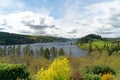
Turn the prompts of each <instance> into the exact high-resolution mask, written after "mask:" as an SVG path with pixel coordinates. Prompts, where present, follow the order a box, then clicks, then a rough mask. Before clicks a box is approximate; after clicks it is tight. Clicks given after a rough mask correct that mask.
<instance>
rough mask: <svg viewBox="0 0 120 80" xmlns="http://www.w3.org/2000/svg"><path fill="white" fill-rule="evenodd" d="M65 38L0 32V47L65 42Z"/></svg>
mask: <svg viewBox="0 0 120 80" xmlns="http://www.w3.org/2000/svg"><path fill="white" fill-rule="evenodd" d="M68 40H69V39H67V38H61V37H51V36H34V35H20V34H13V33H6V32H0V45H12V44H28V43H43V42H65V41H68Z"/></svg>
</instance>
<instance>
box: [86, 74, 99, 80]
mask: <svg viewBox="0 0 120 80" xmlns="http://www.w3.org/2000/svg"><path fill="white" fill-rule="evenodd" d="M85 80H101V78H100V75H96V74H86V75H85Z"/></svg>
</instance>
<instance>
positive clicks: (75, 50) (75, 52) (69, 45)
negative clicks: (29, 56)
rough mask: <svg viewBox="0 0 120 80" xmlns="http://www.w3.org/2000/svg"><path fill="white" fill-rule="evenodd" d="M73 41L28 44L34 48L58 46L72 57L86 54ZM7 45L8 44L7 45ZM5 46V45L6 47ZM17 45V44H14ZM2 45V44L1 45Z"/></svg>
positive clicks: (23, 45)
mask: <svg viewBox="0 0 120 80" xmlns="http://www.w3.org/2000/svg"><path fill="white" fill-rule="evenodd" d="M73 44H74V42H50V43H34V44H30V47H31V48H32V49H33V50H35V49H36V48H37V49H39V48H40V47H43V48H49V49H50V48H51V47H55V48H57V49H59V48H63V49H64V51H65V53H66V54H67V55H70V54H71V55H72V56H74V57H82V56H86V55H87V53H88V52H87V51H86V50H82V49H80V48H79V47H77V46H75V45H73ZM26 45H27V44H22V45H21V47H22V48H23V47H25V46H26ZM8 46H9V45H8ZM8 46H7V47H8ZM15 46H17V45H15ZM1 47H3V46H1Z"/></svg>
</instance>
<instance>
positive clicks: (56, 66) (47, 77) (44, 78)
mask: <svg viewBox="0 0 120 80" xmlns="http://www.w3.org/2000/svg"><path fill="white" fill-rule="evenodd" d="M70 69H71V68H70V65H69V61H68V60H67V58H64V57H60V58H58V59H55V60H54V61H53V63H52V64H51V66H49V68H48V69H47V70H44V69H43V68H42V69H41V70H40V71H38V73H37V74H36V80H70Z"/></svg>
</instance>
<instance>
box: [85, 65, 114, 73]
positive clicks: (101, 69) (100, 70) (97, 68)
mask: <svg viewBox="0 0 120 80" xmlns="http://www.w3.org/2000/svg"><path fill="white" fill-rule="evenodd" d="M85 73H87V74H98V75H99V74H101V75H102V74H105V73H111V74H113V75H115V74H116V73H115V71H114V70H113V69H112V68H111V67H109V66H99V65H96V66H92V67H86V69H85Z"/></svg>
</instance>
